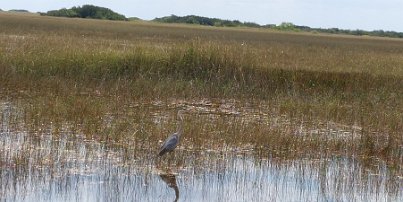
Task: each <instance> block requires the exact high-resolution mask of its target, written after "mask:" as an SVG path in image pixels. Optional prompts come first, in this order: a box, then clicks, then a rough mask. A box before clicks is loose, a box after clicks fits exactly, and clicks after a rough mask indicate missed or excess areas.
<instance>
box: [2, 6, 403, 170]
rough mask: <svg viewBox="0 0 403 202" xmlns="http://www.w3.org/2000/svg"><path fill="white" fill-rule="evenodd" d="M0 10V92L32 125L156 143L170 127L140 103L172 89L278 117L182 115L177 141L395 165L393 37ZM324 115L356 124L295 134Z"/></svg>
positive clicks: (397, 123)
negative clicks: (342, 135) (339, 132)
mask: <svg viewBox="0 0 403 202" xmlns="http://www.w3.org/2000/svg"><path fill="white" fill-rule="evenodd" d="M0 15H1V18H0V26H1V31H0V78H1V91H0V94H1V95H2V97H3V98H4V99H2V100H18V99H22V100H24V103H25V104H24V105H22V106H21V107H22V108H23V111H24V112H23V113H24V114H25V115H24V116H25V121H26V122H32V123H31V124H30V125H33V126H34V125H35V126H37V127H39V126H40V125H41V124H49V123H52V125H53V126H54V130H55V131H59V130H60V128H62V125H63V124H66V123H68V124H69V125H71V126H72V130H78V131H80V132H82V133H84V134H85V135H86V137H87V138H89V139H91V138H95V139H96V140H99V141H101V142H108V143H110V144H120V145H125V144H124V143H136V144H137V143H139V145H140V146H139V147H145V146H148V147H151V148H154V149H157V145H156V144H153V143H150V142H158V140H161V139H163V138H164V136H163V135H162V134H167V133H168V132H169V131H167V130H166V129H164V128H165V127H162V126H161V127H160V128H159V127H156V128H153V126H155V124H154V123H153V122H152V120H151V118H150V117H149V113H151V112H152V111H153V110H150V108H149V107H148V106H149V105H148V104H147V103H152V101H155V100H157V101H162V102H163V103H165V104H164V106H165V107H166V108H165V109H164V110H163V111H166V110H168V111H169V109H171V108H170V107H171V106H170V105H169V104H168V103H169V102H168V100H170V99H172V98H177V99H183V100H200V99H205V98H207V99H225V100H228V99H235V100H238V101H239V102H240V103H238V104H237V106H236V108H237V109H243V108H244V107H246V106H247V105H248V103H264V105H268V106H269V107H268V108H264V109H260V108H259V107H256V109H259V110H262V111H263V112H264V113H265V114H266V115H265V116H268V117H271V118H270V120H272V121H273V120H274V118H275V117H282V116H284V117H287V120H288V121H287V122H286V123H284V124H282V125H281V124H280V125H279V126H278V127H274V126H273V122H272V121H266V122H262V123H261V122H251V123H249V122H248V121H246V119H244V118H234V117H232V118H231V117H229V118H228V117H227V118H226V116H218V118H217V117H216V118H215V119H213V120H214V122H213V123H212V122H211V120H210V119H209V118H208V117H207V118H206V117H204V116H202V117H199V116H198V115H197V114H198V113H199V112H198V113H190V115H189V116H188V117H187V119H188V121H189V123H187V125H186V130H188V131H189V136H187V137H186V140H185V141H187V144H186V145H188V146H185V147H189V149H202V148H206V147H207V146H208V145H215V148H218V147H224V146H228V148H229V149H233V148H243V146H245V145H247V146H248V145H251V146H250V148H253V149H254V150H259V149H260V150H262V151H260V152H264V151H269V152H268V153H270V154H276V155H280V156H293V155H295V156H298V155H299V154H306V153H321V152H326V153H329V154H332V153H335V154H348V155H359V156H364V157H373V156H375V157H378V158H382V159H385V160H387V161H390V162H392V164H394V165H399V166H400V169H401V164H402V161H403V149H402V145H403V143H402V142H403V140H402V139H403V138H402V131H403V125H402V123H403V120H402V119H403V118H402V117H403V111H402V109H403V97H402V95H403V79H402V77H403V68H402V66H403V58H402V55H403V48H402V47H403V42H402V41H401V40H396V39H379V38H370V37H368V38H360V37H347V36H328V35H312V34H295V33H293V34H288V33H278V32H271V31H266V30H261V29H250V30H245V29H219V28H213V29H212V28H202V27H197V26H180V25H163V24H154V23H144V22H105V21H98V20H82V19H63V18H51V17H44V16H25V15H15V14H12V15H11V14H5V13H1V14H0ZM174 106H176V107H183V106H182V105H174ZM191 106H193V105H191ZM154 107H155V106H154ZM273 110H274V111H273ZM270 113H272V114H271V115H270ZM240 114H241V117H242V116H245V114H244V113H240ZM171 116H172V117H174V115H172V114H171ZM260 116H262V115H260ZM273 117H274V118H273ZM172 120H173V119H172ZM247 122H248V123H247ZM329 122H334V123H338V124H341V125H345V126H349V127H352V126H357V127H358V128H359V134H360V135H359V138H357V139H354V141H350V139H337V138H329V137H323V136H319V135H314V134H310V135H302V134H303V133H297V132H296V131H298V128H301V126H304V127H306V126H307V124H308V125H309V124H311V125H313V127H316V128H318V127H320V124H319V123H329ZM193 123H197V124H193ZM171 124H172V123H171ZM164 126H166V127H168V128H174V126H173V125H164ZM39 128H40V127H39ZM36 129H38V128H36ZM36 129H35V130H36ZM350 129H351V128H350ZM351 130H352V129H351ZM357 130H358V129H357ZM56 134H57V133H56ZM127 140H130V141H127ZM126 147H127V145H126ZM263 150H264V151H263ZM266 153H267V152H266ZM18 162H20V161H18ZM22 162H23V161H22Z"/></svg>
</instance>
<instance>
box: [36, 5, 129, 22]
mask: <svg viewBox="0 0 403 202" xmlns="http://www.w3.org/2000/svg"><path fill="white" fill-rule="evenodd" d="M40 14H41V15H47V16H56V17H70V18H92V19H104V20H127V18H126V17H125V16H124V15H122V14H119V13H116V12H114V11H112V10H111V9H109V8H104V7H99V6H93V5H83V6H82V7H80V6H77V7H72V8H70V9H66V8H62V9H59V10H52V11H48V12H46V13H40Z"/></svg>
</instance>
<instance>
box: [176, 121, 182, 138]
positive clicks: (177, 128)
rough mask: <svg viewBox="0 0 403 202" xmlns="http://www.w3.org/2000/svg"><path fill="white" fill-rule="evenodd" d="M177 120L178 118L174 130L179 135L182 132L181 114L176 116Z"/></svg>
mask: <svg viewBox="0 0 403 202" xmlns="http://www.w3.org/2000/svg"><path fill="white" fill-rule="evenodd" d="M178 118H179V120H178V126H177V127H176V131H177V134H178V136H179V137H180V136H181V135H182V133H183V117H182V116H178Z"/></svg>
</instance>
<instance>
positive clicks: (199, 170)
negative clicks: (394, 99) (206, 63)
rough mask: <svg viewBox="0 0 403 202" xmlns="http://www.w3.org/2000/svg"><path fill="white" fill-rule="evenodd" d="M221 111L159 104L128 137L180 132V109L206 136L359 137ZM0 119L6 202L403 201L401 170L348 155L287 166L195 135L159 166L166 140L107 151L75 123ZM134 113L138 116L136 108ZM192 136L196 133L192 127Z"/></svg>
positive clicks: (132, 142)
mask: <svg viewBox="0 0 403 202" xmlns="http://www.w3.org/2000/svg"><path fill="white" fill-rule="evenodd" d="M214 105H215V104H212V103H209V102H205V101H202V102H198V103H192V104H189V103H184V102H182V103H175V104H174V105H173V104H172V103H171V104H169V103H164V102H153V103H151V104H150V107H149V108H148V110H145V111H142V112H141V113H146V114H142V115H141V116H142V117H149V122H147V121H145V124H144V125H141V124H137V125H136V124H135V126H132V127H128V128H131V129H133V130H135V131H134V132H132V131H130V133H133V134H134V133H136V131H146V132H144V133H145V134H147V133H159V132H161V133H165V132H167V131H172V129H174V124H173V125H172V124H168V123H169V122H174V120H175V109H176V107H181V108H183V109H186V110H187V112H188V115H187V116H192V121H196V122H197V120H198V119H203V121H202V122H201V123H203V124H204V125H209V126H208V127H205V128H203V130H207V131H206V132H211V131H214V130H221V131H224V132H225V130H223V129H224V127H222V126H221V127H219V126H217V125H215V124H214V122H228V121H231V120H232V121H234V122H237V121H239V120H238V119H240V120H241V121H240V122H241V123H242V124H246V125H247V124H254V123H255V122H264V123H265V124H268V125H270V127H273V128H280V127H281V128H283V129H284V130H286V132H293V133H296V134H298V135H322V136H326V138H329V137H330V139H332V138H345V136H348V137H347V140H353V139H354V138H359V136H360V129H359V126H344V125H342V124H337V123H333V122H326V123H317V124H304V122H302V121H301V122H300V123H302V124H291V123H290V122H292V120H291V118H289V117H286V116H281V115H279V116H267V114H269V112H268V111H265V110H262V109H264V107H261V108H259V109H256V108H254V106H250V107H245V108H237V107H236V104H235V103H234V102H231V101H225V102H221V104H218V105H217V106H214ZM167 106H170V107H167ZM172 106H174V107H172ZM129 108H130V107H129ZM173 109H174V110H173ZM0 112H1V115H2V116H1V125H0V126H1V127H0V200H2V201H175V200H177V201H401V200H403V189H402V187H403V178H402V177H401V167H399V168H395V169H390V168H389V167H388V166H387V164H386V163H385V162H383V161H381V160H368V161H367V162H365V161H359V160H357V159H356V158H355V157H354V156H353V157H351V156H343V155H323V156H321V155H313V156H312V157H309V155H307V156H305V157H300V158H295V157H294V158H279V157H276V156H272V155H262V154H261V151H256V150H255V149H254V148H253V147H250V146H248V145H242V146H239V147H237V146H234V145H226V144H225V140H224V141H218V143H217V144H204V145H202V146H200V145H198V144H197V143H194V141H196V140H195V139H192V138H189V137H188V138H187V139H186V138H185V139H184V140H183V142H182V143H181V145H180V147H178V148H177V151H176V152H174V153H170V154H169V155H167V156H166V157H163V158H156V157H155V156H156V153H157V150H158V146H159V144H160V142H159V141H161V140H163V138H164V137H165V135H163V136H161V137H160V138H158V139H155V140H154V139H152V138H146V139H145V140H144V141H139V140H138V139H130V138H128V139H127V141H126V142H118V143H108V142H106V141H105V140H99V139H97V138H88V135H86V134H84V132H82V131H81V130H80V129H77V126H74V127H73V126H71V125H70V124H71V123H68V122H65V123H62V124H60V123H59V124H58V126H57V129H56V126H55V125H56V124H55V123H53V122H48V124H43V123H37V124H36V125H32V122H29V121H27V120H26V118H24V116H23V114H24V112H23V110H22V109H21V108H20V107H19V104H16V103H12V102H2V103H1V104H0ZM130 113H134V112H133V111H130V110H128V111H127V114H130ZM262 114H263V115H262ZM221 116H224V118H220V117H221ZM123 117H124V118H126V116H123ZM103 119H104V121H103V125H104V127H106V128H108V127H113V126H112V125H113V124H116V123H117V122H118V121H116V120H115V119H116V116H113V115H111V114H105V116H104V117H103ZM120 119H122V117H120ZM187 120H189V117H188V119H187ZM185 121H186V119H185ZM318 126H321V127H318ZM167 127H169V128H168V129H166V128H167ZM230 127H238V125H232V126H230ZM73 128H74V129H73ZM78 128H79V126H78ZM152 128H156V129H152ZM186 128H187V129H189V128H190V127H189V126H188V125H186V124H185V129H186ZM194 130H195V129H193V131H194ZM123 131H126V130H123ZM196 132H197V131H196ZM138 133H141V132H138ZM208 137H209V138H211V137H214V136H208ZM158 140H159V141H158ZM226 140H227V139H226ZM212 142H214V141H212ZM209 145H210V146H209ZM396 170H397V171H396Z"/></svg>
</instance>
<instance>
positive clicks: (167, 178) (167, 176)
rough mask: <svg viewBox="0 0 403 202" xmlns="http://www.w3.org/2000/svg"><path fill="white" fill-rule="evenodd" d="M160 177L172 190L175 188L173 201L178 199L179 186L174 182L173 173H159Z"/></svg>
mask: <svg viewBox="0 0 403 202" xmlns="http://www.w3.org/2000/svg"><path fill="white" fill-rule="evenodd" d="M160 177H161V179H162V181H164V182H165V183H166V184H167V185H168V187H171V188H172V189H173V190H175V200H174V201H175V202H176V201H178V199H179V188H178V184H176V177H175V175H174V174H173V173H169V172H167V173H161V174H160Z"/></svg>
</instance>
